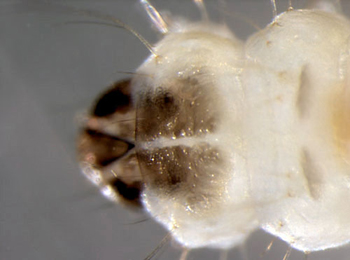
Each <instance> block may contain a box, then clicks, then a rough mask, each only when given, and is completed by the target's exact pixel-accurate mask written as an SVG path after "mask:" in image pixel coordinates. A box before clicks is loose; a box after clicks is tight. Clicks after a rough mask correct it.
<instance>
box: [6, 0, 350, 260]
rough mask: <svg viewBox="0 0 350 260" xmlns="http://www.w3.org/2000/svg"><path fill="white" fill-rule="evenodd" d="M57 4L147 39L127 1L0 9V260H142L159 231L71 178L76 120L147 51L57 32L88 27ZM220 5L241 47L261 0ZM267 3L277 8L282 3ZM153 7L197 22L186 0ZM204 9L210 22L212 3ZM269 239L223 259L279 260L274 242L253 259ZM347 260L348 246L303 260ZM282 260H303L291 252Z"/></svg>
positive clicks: (113, 34) (280, 247)
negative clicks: (108, 18)
mask: <svg viewBox="0 0 350 260" xmlns="http://www.w3.org/2000/svg"><path fill="white" fill-rule="evenodd" d="M58 2H60V3H66V4H68V5H70V6H76V7H78V8H81V9H90V10H97V11H101V12H103V13H107V14H110V15H113V16H115V17H116V18H119V19H121V20H123V21H124V22H125V23H127V24H129V25H130V26H132V27H133V28H135V29H136V30H137V31H138V32H140V33H141V34H142V35H144V36H145V37H146V38H147V39H148V40H150V41H151V42H155V41H156V39H157V35H156V34H155V33H154V32H153V31H152V30H151V28H150V24H149V23H148V20H147V17H146V15H145V14H144V12H143V11H142V10H141V8H140V7H139V5H138V4H137V1H136V0H134V1H126V0H125V1H120V0H113V1H108V0H100V1H97V0H96V1H92V0H89V1H76V0H74V1H73V0H72V1H56V2H55V1H52V0H50V1H34V0H33V1H30V0H27V1H25V0H24V1H5V0H2V1H0V90H1V92H0V93H1V94H0V98H1V101H0V122H1V125H0V166H1V168H0V169H1V175H0V178H1V179H0V206H1V210H0V259H6V260H7V259H38V260H40V259H74V260H78V259H132V260H137V259H143V258H145V257H146V256H147V255H148V254H149V253H150V252H152V250H153V249H154V248H155V247H156V246H157V244H158V243H159V242H160V241H161V239H162V238H163V237H164V236H165V234H166V232H165V231H164V230H163V229H162V228H161V227H160V226H159V225H157V224H156V223H154V222H153V221H152V220H150V219H149V218H148V217H147V216H146V215H143V214H139V213H135V212H134V213H133V212H129V211H127V210H125V209H123V208H122V207H120V206H115V205H112V204H111V203H108V202H107V201H106V200H105V199H104V198H103V197H102V196H101V195H100V193H99V191H98V190H97V189H96V188H95V187H93V186H92V185H91V184H90V183H89V182H88V181H87V180H86V179H85V178H84V176H82V174H80V171H79V169H78V167H77V163H76V161H75V148H74V140H75V137H76V133H77V129H78V124H79V123H78V122H79V114H81V113H82V112H84V111H85V109H86V108H87V107H88V106H89V105H90V103H91V102H92V101H93V99H94V97H95V96H96V95H97V94H98V93H99V92H101V91H102V90H103V89H104V88H105V87H106V86H108V85H109V84H110V83H111V82H113V81H115V80H118V79H121V78H123V77H126V75H125V74H123V73H120V72H123V71H124V72H132V71H134V70H135V68H136V67H137V66H138V65H139V64H140V63H141V62H142V60H143V59H144V58H145V57H146V56H147V55H148V52H147V50H146V48H145V47H144V46H143V45H142V44H141V43H140V42H139V41H138V40H137V39H136V38H135V37H134V36H132V35H131V34H130V33H128V32H126V31H123V30H121V29H116V28H112V27H104V26H97V25H91V24H69V25H63V23H64V22H68V21H93V20H94V19H93V18H91V17H86V16H82V15H78V14H74V13H72V12H70V11H68V9H66V8H62V7H60V6H57V5H55V4H52V3H58ZM227 2H228V8H226V9H225V10H226V11H227V10H228V12H229V13H227V17H226V19H227V23H228V24H229V25H230V26H231V28H232V29H233V30H234V31H235V32H236V33H237V34H238V35H239V36H240V37H241V38H243V39H244V38H245V37H247V35H249V34H251V33H252V32H253V31H254V30H255V29H254V28H253V27H252V26H250V25H249V24H248V23H247V22H246V21H245V20H244V19H248V20H249V19H250V20H251V21H253V22H254V23H256V24H258V25H259V26H260V27H263V26H264V25H266V24H267V23H268V22H269V21H270V19H271V6H270V2H269V0H255V1H253V0H248V1H243V0H242V1H238V0H227ZM277 2H278V4H279V10H280V11H282V10H286V6H287V1H282V0H280V1H279V0H277ZM153 3H154V4H155V5H156V6H157V7H159V9H160V10H164V9H166V10H170V11H171V12H172V13H173V14H178V15H181V16H184V17H191V18H193V19H198V18H199V14H198V11H197V10H196V8H195V7H194V5H193V4H192V3H191V1H190V0H183V1H174V0H173V1H170V0H169V1H165V0H154V1H153ZM294 3H295V6H296V7H301V6H302V4H303V1H294ZM207 4H208V9H209V10H210V12H211V15H212V17H213V18H214V19H219V18H220V15H219V14H220V10H218V6H217V1H216V0H215V1H214V0H213V1H210V0H208V1H207ZM346 10H347V11H345V12H346V13H348V14H350V11H349V10H350V8H347V9H346ZM221 11H222V9H221ZM344 199H348V198H344ZM349 217H350V216H349ZM140 221H141V222H140ZM136 222H140V223H136ZM349 235H350V234H349ZM271 240H272V237H271V236H269V235H267V234H265V233H264V232H262V231H258V232H256V233H255V234H253V235H252V236H251V238H250V239H249V240H248V241H247V243H246V245H245V247H244V248H243V249H242V250H240V249H233V250H231V251H230V255H229V256H230V259H244V258H243V257H242V254H241V253H242V252H245V253H243V255H244V254H247V255H248V259H250V260H252V259H254V260H255V259H272V260H281V259H282V258H283V256H284V254H285V252H286V250H287V245H286V244H284V243H283V242H281V241H278V240H276V241H275V244H274V246H273V247H272V249H271V251H270V252H268V253H266V254H265V256H263V257H260V254H261V253H263V252H264V249H265V248H266V246H267V245H268V244H269V243H270V241H271ZM161 253H162V254H161V255H159V256H158V257H156V259H178V257H179V254H180V253H181V250H180V249H179V248H177V247H176V246H174V245H172V244H171V243H168V245H167V246H165V247H164V248H163V249H162V250H161ZM349 255H350V247H349V246H348V247H344V248H341V249H337V250H329V251H326V252H319V253H315V254H312V255H311V256H310V257H309V259H339V260H341V259H349V258H350V257H349ZM218 257H219V252H218V251H215V250H194V251H193V252H191V254H190V255H189V258H188V259H218ZM290 259H303V254H302V253H300V252H297V251H293V252H292V256H291V258H290Z"/></svg>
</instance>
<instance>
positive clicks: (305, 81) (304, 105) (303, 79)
mask: <svg viewBox="0 0 350 260" xmlns="http://www.w3.org/2000/svg"><path fill="white" fill-rule="evenodd" d="M299 80H300V83H299V90H298V95H297V108H298V112H299V116H300V117H301V118H304V117H305V116H306V115H307V113H308V111H309V109H310V102H309V101H310V95H311V93H312V89H311V87H312V86H311V82H310V76H309V73H308V68H307V66H304V67H303V69H302V71H301V74H300V79H299Z"/></svg>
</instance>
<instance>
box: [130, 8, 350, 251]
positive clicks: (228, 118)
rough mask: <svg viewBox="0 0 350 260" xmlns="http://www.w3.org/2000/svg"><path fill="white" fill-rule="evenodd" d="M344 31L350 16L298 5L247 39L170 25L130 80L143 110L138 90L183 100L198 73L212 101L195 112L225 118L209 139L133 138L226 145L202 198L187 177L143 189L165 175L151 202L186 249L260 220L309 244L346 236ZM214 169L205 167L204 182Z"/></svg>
mask: <svg viewBox="0 0 350 260" xmlns="http://www.w3.org/2000/svg"><path fill="white" fill-rule="evenodd" d="M349 36H350V25H349V22H348V20H347V19H345V18H344V17H342V16H340V15H338V14H336V13H330V12H329V13H328V12H325V11H321V10H295V11H288V12H285V13H282V14H281V15H279V16H278V17H276V19H275V20H274V22H273V23H271V24H270V25H268V26H267V27H266V28H265V29H264V30H262V31H260V32H257V33H256V34H255V35H253V36H251V37H250V39H249V40H248V41H247V43H246V44H245V45H243V44H242V43H240V42H239V41H238V40H237V39H235V38H234V36H232V35H230V33H229V31H228V30H227V29H226V28H224V27H219V26H214V25H209V24H206V23H204V22H203V23H201V24H199V25H198V24H192V25H191V24H185V26H184V25H183V24H180V25H177V27H176V30H171V28H170V30H169V32H168V33H167V34H166V36H165V37H164V39H163V40H161V41H160V42H159V43H158V44H157V45H156V46H155V48H154V51H155V53H156V54H157V56H154V55H151V56H150V58H149V59H148V60H147V61H146V62H145V63H144V64H143V65H142V66H141V67H140V68H139V69H138V71H137V72H138V73H140V74H141V75H144V74H147V75H150V76H149V77H144V76H138V77H135V79H134V98H135V104H136V105H137V106H139V107H141V110H142V109H143V102H144V101H143V100H142V99H140V98H139V96H142V95H145V93H146V92H148V91H151V92H152V91H154V90H155V91H157V88H161V89H170V90H171V92H173V93H175V94H176V95H179V98H180V99H181V98H182V99H186V97H185V98H183V97H181V95H182V93H183V92H186V91H191V86H188V88H186V87H184V86H182V85H181V83H178V82H180V81H181V80H182V79H183V78H191V79H196V80H197V81H199V86H200V87H202V92H203V93H201V95H207V96H210V98H211V99H212V100H211V101H210V102H212V103H210V102H209V103H210V105H208V106H207V107H206V106H203V110H202V114H201V113H197V115H196V116H197V117H204V118H205V117H206V116H207V115H208V113H214V112H215V113H216V112H217V115H220V116H218V117H217V118H216V122H215V125H216V127H215V130H213V131H207V132H205V134H203V133H194V134H193V135H192V134H191V135H189V136H188V135H186V133H185V134H183V135H182V136H175V135H174V136H173V137H172V136H171V135H167V134H164V132H167V130H169V131H171V129H170V128H171V127H170V128H166V127H165V129H163V128H162V127H163V126H160V130H159V133H158V134H155V135H153V136H150V137H149V138H143V137H142V138H137V146H138V148H139V151H141V153H142V152H143V151H145V150H148V151H149V153H151V154H152V155H151V156H157V155H159V153H160V152H159V151H161V150H162V149H163V150H164V149H169V150H171V149H172V148H174V147H178V146H180V147H189V148H194V147H196V146H198V145H200V144H203V143H204V144H206V145H208V146H209V147H210V148H208V149H211V148H213V147H214V148H215V149H218V150H219V152H218V154H219V155H218V156H220V158H221V159H222V161H223V162H224V163H223V164H222V167H221V169H220V171H218V172H215V171H214V174H215V178H213V179H212V180H209V179H208V182H210V181H211V182H215V183H214V184H213V183H210V185H208V187H207V188H206V187H204V188H203V189H202V188H201V189H199V191H198V190H196V193H197V195H198V197H195V198H192V197H191V195H188V194H189V193H186V190H185V189H188V185H187V184H186V185H185V184H184V187H182V186H181V185H182V183H180V184H179V186H180V188H179V189H180V190H181V191H182V192H181V193H176V194H177V195H176V196H173V194H172V195H170V196H169V194H171V191H169V190H168V189H164V190H161V191H160V190H159V189H160V188H159V189H158V188H157V187H154V186H153V185H148V182H149V178H157V175H158V174H163V173H162V172H161V171H159V172H157V173H155V176H152V177H146V178H145V185H146V189H145V191H144V194H143V201H144V204H145V206H146V208H147V209H148V211H149V212H150V214H151V215H153V216H154V217H155V219H157V220H158V221H159V222H161V223H162V224H163V225H164V226H165V227H166V228H167V229H169V230H170V231H171V232H172V235H173V236H174V238H175V239H176V240H178V241H179V242H180V243H181V244H182V245H184V246H185V247H189V248H192V247H203V246H213V247H222V248H225V247H232V246H234V245H236V244H239V243H242V242H243V241H244V240H245V238H246V237H247V236H248V235H249V234H250V233H251V231H252V230H254V229H255V228H257V227H258V225H260V226H261V227H262V228H264V229H265V230H266V231H268V232H270V233H272V234H274V235H277V236H279V237H280V238H282V239H283V240H285V241H287V242H288V243H290V244H291V246H292V247H294V248H297V249H300V250H303V251H315V250H321V249H326V248H330V247H336V246H339V245H342V244H344V243H347V242H348V241H349V239H350V202H348V200H349V198H350V165H349V152H348V146H349V144H348V141H349V137H350V134H348V132H347V131H348V130H350V129H348V128H349V116H348V110H347V108H348V106H349V105H348V91H347V86H348V77H349V69H348V61H349V57H348V51H349V43H348V40H349ZM179 85H180V86H179ZM193 100H195V99H193ZM146 107H147V106H146ZM205 108H208V109H209V110H206V109H205ZM212 110H217V111H214V112H212ZM189 120H191V119H189ZM184 129H185V130H184V132H186V126H184ZM139 135H143V134H142V133H139ZM137 136H138V134H137ZM167 155H168V156H170V155H169V153H168V154H167ZM193 160H194V163H196V161H195V159H193ZM157 163H158V164H164V165H165V164H167V159H164V158H163V161H161V162H157ZM202 163H205V162H202ZM141 164H142V163H141ZM210 169H211V168H210V167H209V170H208V171H209V172H206V173H203V172H201V170H199V172H200V174H202V175H200V176H201V177H200V178H207V175H210V174H211V172H210V171H211V170H210ZM194 174H197V172H196V173H194ZM203 176H204V177H203ZM193 181H194V185H196V181H197V180H196V179H195V178H194V180H193ZM206 181H207V180H206ZM151 182H152V181H151ZM208 190H209V191H208ZM198 193H199V194H198ZM199 197H200V198H201V199H202V200H203V201H205V203H204V202H203V201H202V200H201V199H199ZM191 199H193V200H195V201H196V202H193V201H191ZM189 201H190V202H189ZM189 204H190V206H189ZM193 207H195V209H192V208H193Z"/></svg>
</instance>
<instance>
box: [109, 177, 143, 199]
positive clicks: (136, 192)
mask: <svg viewBox="0 0 350 260" xmlns="http://www.w3.org/2000/svg"><path fill="white" fill-rule="evenodd" d="M109 185H110V187H111V188H112V189H113V190H114V191H115V192H116V193H117V194H119V195H120V196H121V197H122V198H123V199H125V200H126V201H127V202H129V203H132V204H136V206H138V205H140V203H141V202H140V197H141V189H142V184H141V182H133V183H131V184H128V183H126V182H123V181H122V180H121V179H119V178H115V179H113V180H111V181H110V183H109Z"/></svg>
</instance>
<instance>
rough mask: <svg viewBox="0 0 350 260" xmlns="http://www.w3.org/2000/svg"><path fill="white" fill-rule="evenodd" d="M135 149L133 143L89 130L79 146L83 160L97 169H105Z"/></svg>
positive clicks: (84, 134) (83, 135) (83, 134)
mask: <svg viewBox="0 0 350 260" xmlns="http://www.w3.org/2000/svg"><path fill="white" fill-rule="evenodd" d="M133 148H134V144H132V143H129V142H127V141H124V140H121V139H119V138H118V137H114V136H110V135H107V134H104V133H101V132H98V131H94V130H89V129H87V130H85V131H84V133H82V135H81V137H80V141H79V145H78V150H79V154H80V156H81V157H82V158H81V159H82V160H84V161H89V163H91V164H93V165H95V166H96V167H103V166H106V165H108V164H110V163H112V162H114V161H115V160H118V159H119V158H120V157H122V156H124V155H125V154H126V153H128V152H129V151H130V150H131V149H133Z"/></svg>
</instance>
